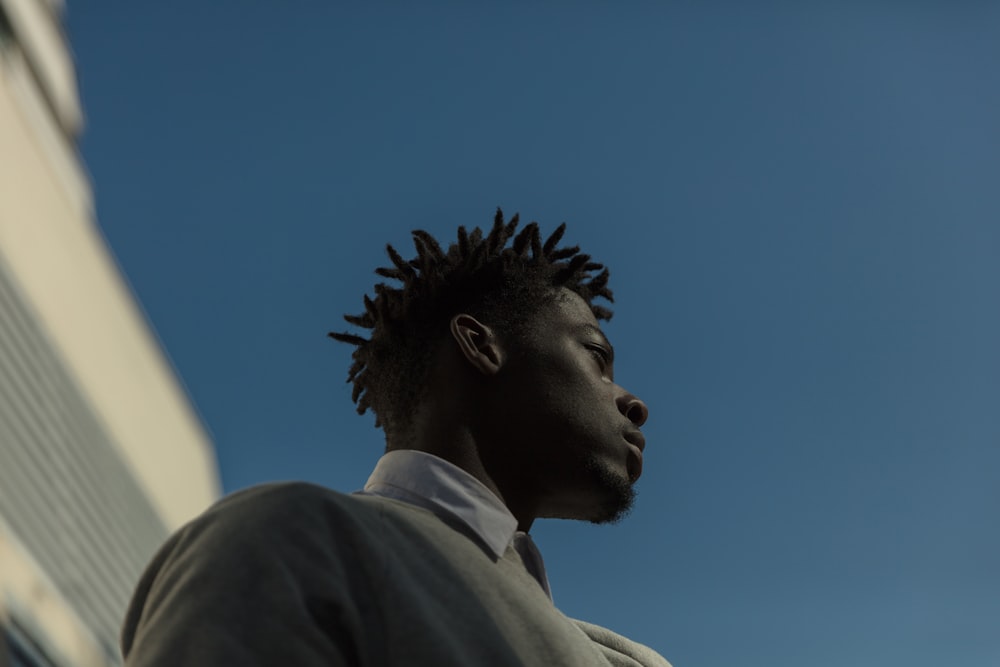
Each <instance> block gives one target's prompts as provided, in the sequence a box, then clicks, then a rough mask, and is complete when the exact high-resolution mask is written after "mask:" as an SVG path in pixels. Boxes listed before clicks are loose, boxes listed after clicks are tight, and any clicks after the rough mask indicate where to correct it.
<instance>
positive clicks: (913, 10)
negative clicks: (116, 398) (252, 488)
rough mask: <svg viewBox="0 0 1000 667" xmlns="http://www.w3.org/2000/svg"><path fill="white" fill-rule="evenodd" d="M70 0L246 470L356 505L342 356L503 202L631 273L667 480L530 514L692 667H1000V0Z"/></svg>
mask: <svg viewBox="0 0 1000 667" xmlns="http://www.w3.org/2000/svg"><path fill="white" fill-rule="evenodd" d="M816 4H818V3H814V6H812V7H809V8H806V7H795V6H793V3H753V7H752V8H751V7H748V6H742V5H740V6H737V5H736V3H692V2H684V3H681V2H664V3H631V4H629V5H628V6H627V7H618V6H612V5H611V4H610V3H591V2H583V3H564V2H560V3H523V2H507V3H457V2H456V3H424V4H423V5H422V6H420V7H419V8H417V7H416V6H409V5H403V4H401V3H400V4H388V3H322V2H315V1H311V2H310V1H305V0H304V1H302V2H296V3H280V4H279V3H277V2H242V3H237V2H234V1H231V0H220V1H216V2H212V3H196V2H192V1H190V0H178V1H176V2H172V3H125V2H103V3H81V4H77V3H72V2H71V3H69V14H68V33H69V37H70V39H71V42H72V44H73V48H74V51H75V54H76V58H77V66H78V74H79V77H80V85H81V92H82V96H83V101H84V105H85V109H86V112H87V116H88V128H87V131H86V134H85V136H84V137H83V139H82V143H81V147H82V152H83V156H84V158H85V160H86V163H87V165H88V168H89V170H90V172H91V174H92V176H93V179H94V186H95V191H96V196H97V214H98V219H99V223H100V225H101V227H102V229H103V230H104V232H105V234H106V236H107V238H108V241H109V243H110V245H111V246H112V248H113V249H114V252H115V254H116V256H117V257H118V259H119V261H120V263H121V266H122V268H123V270H124V271H125V273H126V274H127V275H128V277H129V280H130V282H131V284H132V286H133V288H134V290H135V292H136V293H137V295H138V297H139V299H140V300H141V302H142V303H143V305H144V307H145V309H146V312H147V313H148V316H149V318H150V321H151V322H152V324H153V326H154V327H155V329H156V331H157V332H158V334H159V336H160V337H161V339H162V341H163V343H164V345H165V346H166V348H167V350H168V351H169V354H170V356H171V358H172V360H173V362H174V364H175V365H176V367H177V369H178V371H179V373H180V374H181V376H182V377H183V379H184V382H185V383H186V385H187V387H188V389H189V391H190V393H191V396H192V398H193V400H194V402H195V403H196V404H197V406H198V409H199V411H200V412H201V414H202V416H203V417H204V420H205V422H206V424H207V426H208V428H209V429H210V430H211V433H212V434H213V437H214V441H215V444H216V447H217V450H218V457H219V463H220V468H221V473H222V478H223V483H224V486H225V489H226V491H232V490H235V489H238V488H241V487H244V486H247V485H250V484H254V483H257V482H262V481H266V480H273V479H307V480H312V481H315V482H319V483H322V484H326V485H329V486H332V487H334V488H338V489H342V490H352V489H355V488H358V487H359V486H360V485H361V484H362V483H363V482H364V480H365V479H366V477H367V475H368V472H369V471H370V469H371V466H372V465H373V464H374V462H375V460H376V459H377V457H378V456H379V454H380V452H381V449H382V445H383V443H382V440H381V438H380V433H379V432H377V431H376V430H375V429H374V428H373V426H372V419H371V418H370V416H366V417H358V416H357V415H355V414H354V412H353V406H352V404H351V403H350V399H349V387H348V386H347V385H346V384H345V383H344V376H345V373H346V368H347V365H348V362H349V352H350V350H349V348H347V347H346V346H342V345H338V344H336V343H334V342H333V341H330V340H328V339H327V338H326V337H325V334H326V332H327V331H328V330H330V329H342V327H343V326H344V325H343V324H342V321H341V319H340V316H341V315H342V314H343V313H345V312H348V313H355V312H358V311H359V310H360V304H361V296H362V294H363V293H365V292H366V291H370V290H371V287H372V285H373V283H374V282H375V276H374V275H373V274H372V270H373V269H374V267H375V266H378V265H381V264H384V263H385V255H384V250H383V248H384V245H385V243H386V242H391V243H393V244H395V245H397V246H403V247H406V248H409V247H410V246H409V241H408V239H409V230H411V229H413V228H418V227H420V228H425V229H428V230H429V231H431V232H432V233H434V234H435V235H437V236H438V238H441V239H451V238H453V236H454V233H455V229H456V227H457V226H458V225H459V224H464V225H469V226H471V225H477V224H478V225H487V224H489V222H490V220H491V217H492V214H493V211H494V209H495V207H496V206H498V205H499V206H502V207H503V208H504V210H505V211H507V212H508V213H514V212H516V211H520V212H521V214H522V216H523V217H524V219H525V220H537V221H539V222H540V223H541V224H542V226H543V230H551V229H552V228H554V227H555V226H556V225H557V224H559V223H560V222H562V221H564V220H565V221H567V222H568V224H569V230H568V233H567V240H568V241H570V242H572V243H579V244H580V245H582V246H583V248H584V249H585V251H586V252H589V253H591V254H592V255H593V256H594V257H595V259H596V260H598V261H602V262H605V263H606V264H608V265H609V266H610V267H611V269H612V282H611V286H612V288H613V289H614V290H615V293H616V297H617V298H616V303H615V311H616V315H615V318H614V319H613V320H612V322H611V323H610V324H609V325H608V326H607V327H606V331H607V333H608V335H609V337H610V338H611V340H612V342H613V343H614V344H615V346H616V348H617V351H618V361H617V363H616V377H617V379H618V380H619V381H620V382H621V383H622V384H623V385H624V386H626V387H628V388H629V389H630V390H632V391H633V392H635V393H636V394H638V395H639V396H641V397H642V398H643V399H644V400H645V401H646V402H647V403H648V405H649V407H650V411H651V417H650V419H649V422H648V424H647V426H646V428H645V429H644V430H645V431H646V433H647V439H648V447H647V460H646V466H645V472H644V476H643V479H642V480H641V481H640V483H639V500H638V504H637V507H636V509H635V511H634V512H633V514H632V515H631V517H629V518H628V519H627V520H626V521H624V522H623V523H621V524H619V525H616V526H609V527H595V526H591V525H589V524H578V523H571V522H557V521H549V522H539V523H537V524H536V526H535V528H534V529H533V531H532V532H533V534H534V535H535V537H536V540H537V541H538V543H539V545H540V547H541V549H542V552H543V554H544V555H545V557H546V563H547V566H548V568H549V574H550V578H551V580H552V585H553V591H554V594H555V597H556V601H557V603H558V604H559V606H560V607H561V608H562V609H563V610H564V611H565V612H566V613H568V614H569V615H572V616H576V617H580V618H584V619H587V620H591V621H594V622H597V623H601V624H604V625H607V626H608V627H611V628H613V629H616V630H618V631H620V632H623V633H625V634H627V635H629V636H631V637H633V638H635V639H637V640H639V641H642V642H644V643H647V644H649V645H651V646H653V647H654V648H656V649H657V650H659V651H660V652H661V653H663V655H664V656H666V657H667V658H668V659H669V660H671V661H672V662H673V663H674V665H675V667H685V666H687V667H694V666H697V667H715V666H718V667H722V666H729V665H734V664H741V665H748V666H750V667H753V666H755V665H761V666H763V665H767V666H768V667H784V666H788V667H791V666H793V665H794V666H800V665H810V666H811V667H825V666H827V665H830V666H832V665H837V666H838V667H839V665H842V664H851V665H854V666H855V667H866V666H869V665H870V666H879V667H881V666H885V665H907V667H925V666H926V667H930V666H931V665H934V666H935V667H937V666H938V665H942V664H947V665H955V666H959V667H963V666H968V667H973V666H977V667H978V666H984V665H996V664H1000V565H998V564H1000V531H998V530H997V517H998V515H1000V352H998V345H997V341H1000V308H998V286H1000V187H998V186H1000V77H998V76H997V63H998V62H1000V40H998V39H997V35H998V34H1000V32H998V31H1000V8H998V7H997V6H996V5H993V4H991V3H982V2H952V3H943V2H942V3H933V2H916V3H887V2H884V3H836V4H839V5H841V6H838V7H835V6H834V4H835V3H827V4H826V5H825V6H822V5H820V6H815V5H816Z"/></svg>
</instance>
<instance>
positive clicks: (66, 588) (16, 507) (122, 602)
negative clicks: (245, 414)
mask: <svg viewBox="0 0 1000 667" xmlns="http://www.w3.org/2000/svg"><path fill="white" fill-rule="evenodd" d="M0 515H2V516H3V518H4V520H5V522H6V523H7V525H8V526H9V527H10V529H11V530H13V531H14V533H15V534H16V536H17V538H18V539H19V541H20V542H21V543H22V544H23V545H24V547H25V548H26V549H27V550H28V551H29V552H30V553H31V555H32V556H33V557H34V558H35V559H36V560H37V562H38V564H39V565H40V566H41V567H42V569H44V570H45V572H46V573H47V574H48V576H49V577H50V578H51V580H52V581H53V583H54V584H55V585H56V587H57V588H58V589H59V591H60V593H61V594H62V595H63V596H64V597H65V599H66V600H67V601H68V603H69V604H70V605H71V606H72V607H73V609H74V610H75V612H76V613H77V614H78V615H79V617H80V619H81V621H82V622H83V623H84V624H85V625H86V626H87V627H89V629H90V630H91V631H92V632H93V633H94V635H95V636H96V637H97V638H98V639H99V641H101V643H102V644H103V645H104V646H105V647H106V649H107V650H108V651H109V652H111V653H113V654H117V650H116V648H115V647H116V645H117V636H118V630H119V626H120V624H121V620H122V616H123V614H124V610H125V606H126V604H127V602H128V599H129V596H130V595H131V592H132V587H133V586H134V584H135V581H136V579H137V578H138V576H139V574H140V573H141V571H142V568H143V567H144V565H145V564H146V562H147V561H148V559H149V558H150V556H151V555H152V554H153V552H154V551H155V550H156V548H157V547H158V546H159V545H160V544H161V543H162V542H163V540H164V539H165V538H166V535H167V530H166V528H165V526H164V524H163V523H162V522H161V520H160V519H159V517H158V515H157V514H156V511H155V510H154V508H153V506H152V504H151V503H150V502H149V500H148V499H147V497H146V495H145V494H144V493H143V491H142V489H141V487H140V486H139V484H138V483H137V482H136V480H135V478H134V477H133V475H132V474H131V472H130V470H129V468H128V467H127V465H126V464H125V463H124V461H123V460H122V459H121V458H120V456H119V454H118V451H117V449H116V447H115V446H114V444H113V443H112V442H111V441H110V439H109V437H108V435H107V432H106V431H105V430H104V429H103V428H102V426H101V424H100V422H99V419H98V418H97V416H96V414H95V413H94V411H93V410H92V409H91V408H90V406H89V404H88V401H87V399H86V397H85V396H83V395H82V394H81V392H80V390H79V389H78V387H77V385H76V384H75V382H74V381H73V379H72V377H71V376H70V374H69V373H68V372H67V370H66V369H65V368H64V367H63V365H62V363H61V362H60V358H59V355H58V353H57V352H56V350H55V349H54V348H53V347H52V346H51V345H50V344H49V343H48V341H47V338H46V336H45V334H44V332H43V331H42V330H41V329H40V327H39V326H38V325H37V323H36V322H35V320H34V319H33V318H32V317H31V313H30V309H29V308H28V307H26V305H25V304H24V303H23V301H22V300H21V299H20V296H19V293H18V291H17V289H16V288H15V286H14V284H13V282H12V281H11V279H10V277H9V276H8V274H7V273H6V271H5V270H4V267H3V266H2V264H0Z"/></svg>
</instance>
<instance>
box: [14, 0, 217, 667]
mask: <svg viewBox="0 0 1000 667" xmlns="http://www.w3.org/2000/svg"><path fill="white" fill-rule="evenodd" d="M62 11H63V3H62V0H0V666H3V667H6V666H7V665H13V666H18V667H20V666H22V665H46V666H47V665H56V666H58V667H97V666H101V667H104V666H108V665H117V664H120V658H119V652H118V648H117V635H118V629H119V625H120V623H121V619H122V615H123V612H124V608H125V605H126V603H127V600H128V598H129V596H130V594H131V590H132V587H133V585H134V583H135V581H136V579H137V577H138V575H139V573H140V571H141V570H142V568H143V566H144V565H145V563H146V562H147V560H148V559H149V557H150V556H151V555H152V554H153V552H154V551H155V550H156V548H157V547H158V546H159V545H160V543H161V542H162V541H163V540H164V539H165V538H166V536H167V534H168V532H170V531H172V530H173V529H175V528H177V527H178V526H179V525H180V524H182V523H183V522H185V521H186V520H187V519H189V518H191V517H192V516H194V515H195V514H196V513H198V512H200V511H201V510H202V509H203V508H204V507H205V506H206V505H207V504H209V503H210V502H211V501H212V500H213V499H214V498H216V497H217V495H218V492H219V483H218V476H217V471H216V467H215V458H214V452H213V449H212V444H211V441H210V439H209V437H208V436H207V434H206V432H205V429H204V427H203V425H202V423H201V420H200V419H199V417H198V415H197V414H196V412H195V411H194V409H193V407H192V405H191V403H190V401H189V399H188V397H187V395H186V392H185V391H184V388H183V386H182V385H181V384H180V382H179V380H178V378H177V376H176V373H175V372H174V370H173V368H172V366H171V364H170V362H169V360H168V359H167V358H166V356H165V353H164V351H163V349H162V347H161V346H160V344H159V342H158V341H157V339H156V336H155V334H154V333H153V332H152V330H151V328H150V326H149V324H148V322H147V320H146V318H145V317H144V315H143V312H142V310H141V308H140V306H139V305H138V303H137V302H136V300H135V297H134V296H133V294H132V293H131V291H130V289H129V287H128V284H127V282H126V280H125V279H124V277H123V276H122V274H121V271H120V270H119V268H118V266H117V264H116V262H115V259H114V257H113V256H112V255H111V253H110V251H109V249H108V247H107V244H106V243H105V241H104V239H103V237H102V235H101V233H100V231H99V229H98V227H97V225H96V221H95V216H94V206H93V202H92V195H91V188H90V184H89V181H88V177H87V174H86V172H85V171H84V169H83V167H82V165H81V162H80V156H79V154H78V151H77V147H76V137H77V135H78V134H79V132H80V130H81V127H82V124H83V115H82V113H81V109H80V102H79V98H78V94H77V85H76V78H75V73H74V67H73V61H72V57H71V55H70V52H69V46H68V44H67V42H66V36H65V34H64V32H63V28H62V24H61V14H62Z"/></svg>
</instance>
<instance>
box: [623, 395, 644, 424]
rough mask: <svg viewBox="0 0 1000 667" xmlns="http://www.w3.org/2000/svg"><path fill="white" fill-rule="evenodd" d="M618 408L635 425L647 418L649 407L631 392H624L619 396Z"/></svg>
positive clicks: (642, 422)
mask: <svg viewBox="0 0 1000 667" xmlns="http://www.w3.org/2000/svg"><path fill="white" fill-rule="evenodd" d="M618 409H619V410H620V411H621V413H622V414H623V415H625V417H626V418H627V419H628V420H629V421H630V422H632V423H633V424H635V425H636V426H642V425H643V424H645V423H646V420H647V419H649V408H647V407H646V404H645V403H643V402H642V401H640V400H639V398H638V397H637V396H634V395H633V394H625V395H624V396H622V397H621V398H619V399H618Z"/></svg>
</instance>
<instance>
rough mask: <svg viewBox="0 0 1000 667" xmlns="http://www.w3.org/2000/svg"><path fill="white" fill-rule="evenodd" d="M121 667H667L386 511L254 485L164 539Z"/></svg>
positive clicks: (497, 561)
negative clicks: (563, 611) (564, 613)
mask: <svg viewBox="0 0 1000 667" xmlns="http://www.w3.org/2000/svg"><path fill="white" fill-rule="evenodd" d="M122 651H123V654H124V655H125V658H126V665H128V666H129V667H167V666H169V667H176V666H178V665H183V666H185V667H208V666H212V667H219V666H229V665H233V666H234V667H235V666H239V667H272V666H273V667H278V666H279V665H280V666H281V667H287V666H295V667H334V666H341V665H345V666H347V665H349V666H352V667H353V666H358V667H362V666H364V667H367V666H369V665H378V666H390V665H417V666H422V665H428V666H431V665H432V666H434V667H447V666H450V665H455V666H458V665H461V666H463V667H468V666H478V665H485V666H494V665H496V666H507V665H511V666H516V665H530V666H538V667H543V666H544V667H557V666H563V665H565V666H566V667H589V666H591V665H593V666H598V665H600V666H602V667H606V666H607V665H621V666H628V667H638V666H646V667H669V664H668V663H667V661H666V660H664V659H663V658H661V657H660V656H659V655H658V654H657V653H655V652H654V651H652V650H651V649H649V648H647V647H645V646H642V645H640V644H636V643H634V642H631V641H629V640H628V639H625V638H624V637H621V636H620V635H617V634H615V633H613V632H611V631H610V630H606V629H604V628H600V627H598V626H594V625H590V624H586V623H582V622H579V621H573V620H571V619H569V618H567V617H566V616H564V615H563V614H562V613H561V612H560V611H559V610H558V609H556V607H555V606H553V604H552V601H551V600H550V599H549V598H548V596H547V595H546V594H545V592H544V591H543V590H542V588H541V587H540V586H539V584H538V582H537V581H536V580H535V579H534V578H532V576H531V575H530V574H529V573H528V572H527V571H526V570H525V568H524V565H523V563H522V562H521V559H520V557H519V556H518V554H517V552H516V551H515V550H514V549H513V548H508V549H507V551H506V552H505V553H504V554H503V556H502V557H501V558H495V557H494V556H492V555H491V554H490V551H489V549H487V548H485V546H484V545H483V544H481V543H480V542H478V541H477V539H476V537H475V535H473V534H470V533H469V531H468V530H467V529H465V527H463V526H462V525H461V524H460V523H457V522H452V521H448V520H447V518H442V517H439V516H436V515H435V514H433V513H432V512H430V511H429V510H426V509H422V508H420V507H416V506H413V505H410V504H407V503H403V502H400V501H397V500H392V499H388V498H381V497H377V496H364V495H345V494H341V493H337V492H335V491H331V490H329V489H325V488H322V487H318V486H313V485H310V484H302V483H296V484H270V485H264V486H259V487H255V488H252V489H248V490H246V491H242V492H240V493H236V494H234V495H232V496H229V497H228V498H225V499H223V500H222V501H220V502H219V503H218V504H216V505H215V506H214V507H212V508H211V509H210V510H208V511H207V512H206V513H205V514H204V515H202V516H201V517H200V518H198V519H196V520H195V521H193V522H192V523H190V524H188V525H187V526H185V527H184V528H183V529H181V530H180V531H179V532H178V533H176V534H175V535H174V536H173V537H172V538H171V539H170V540H169V541H168V542H167V544H166V545H164V547H163V548H162V549H161V550H160V552H159V553H158V554H157V555H156V557H155V558H154V559H153V561H152V563H151V564H150V565H149V567H148V568H147V570H146V572H145V574H144V575H143V577H142V579H141V580H140V582H139V584H138V587H137V589H136V592H135V596H134V598H133V600H132V603H131V605H130V608H129V610H128V614H127V616H126V619H125V625H124V628H123V630H122Z"/></svg>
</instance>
